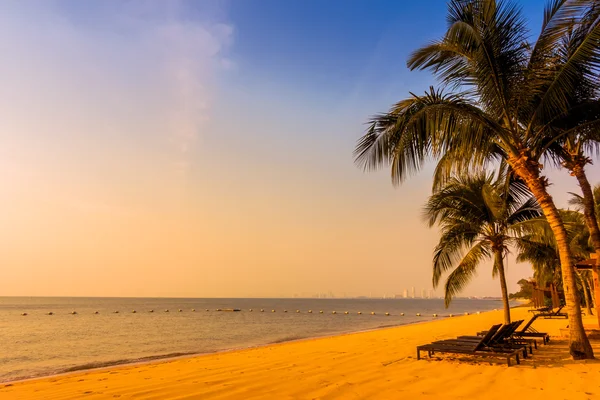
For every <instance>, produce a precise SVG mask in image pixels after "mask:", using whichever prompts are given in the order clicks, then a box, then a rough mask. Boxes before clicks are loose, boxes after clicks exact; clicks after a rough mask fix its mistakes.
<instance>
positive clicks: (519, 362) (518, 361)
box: [515, 353, 521, 365]
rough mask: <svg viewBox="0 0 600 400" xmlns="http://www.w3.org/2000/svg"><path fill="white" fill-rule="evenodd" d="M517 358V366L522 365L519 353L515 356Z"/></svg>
mask: <svg viewBox="0 0 600 400" xmlns="http://www.w3.org/2000/svg"><path fill="white" fill-rule="evenodd" d="M515 356H516V358H517V365H519V364H521V360H519V353H517V354H515Z"/></svg>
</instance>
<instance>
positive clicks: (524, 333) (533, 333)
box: [513, 315, 550, 344]
mask: <svg viewBox="0 0 600 400" xmlns="http://www.w3.org/2000/svg"><path fill="white" fill-rule="evenodd" d="M538 317H539V315H534V316H533V317H531V319H530V320H529V321H527V323H526V324H525V325H524V326H523V327H522V328H521V330H518V331H515V333H514V334H513V336H516V337H522V338H540V339H542V341H543V343H544V344H548V342H549V341H550V335H549V334H548V333H546V332H539V331H538V330H536V329H535V328H534V327H533V326H531V325H532V324H533V323H534V322H535V320H536V319H537V318H538Z"/></svg>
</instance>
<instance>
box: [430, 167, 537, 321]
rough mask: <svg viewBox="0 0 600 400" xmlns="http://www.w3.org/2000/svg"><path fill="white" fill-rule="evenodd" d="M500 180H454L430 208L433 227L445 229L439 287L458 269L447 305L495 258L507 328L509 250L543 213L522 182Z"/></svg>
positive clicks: (436, 273)
mask: <svg viewBox="0 0 600 400" xmlns="http://www.w3.org/2000/svg"><path fill="white" fill-rule="evenodd" d="M506 179H507V178H506V177H505V176H502V177H501V179H498V180H495V179H494V177H493V175H491V174H490V175H486V174H485V173H479V174H477V175H466V176H461V177H454V178H452V179H450V180H449V181H448V182H447V183H446V185H445V186H444V187H443V188H441V189H440V190H439V191H437V192H435V193H434V194H433V195H431V197H429V200H428V201H427V204H426V206H425V209H424V217H425V218H426V220H427V222H428V224H429V226H430V227H431V226H434V225H436V224H438V225H440V226H441V237H440V240H439V243H438V245H437V246H436V248H435V251H434V257H433V286H434V287H437V286H438V284H439V282H440V279H441V277H442V275H443V274H444V273H445V272H447V271H450V270H452V272H451V273H450V274H449V275H448V277H447V279H446V283H445V285H444V292H445V303H446V307H448V306H449V304H450V302H451V301H452V298H453V297H454V296H455V295H457V294H458V293H459V292H460V291H462V290H463V289H464V287H465V286H466V285H467V284H468V283H469V281H470V280H471V278H473V276H474V275H475V274H476V272H477V269H478V267H479V266H480V265H481V263H482V262H484V261H485V260H489V259H493V268H492V276H494V277H496V276H497V277H498V278H499V280H500V288H501V291H502V302H503V306H504V323H506V324H508V323H510V306H509V304H508V289H507V287H506V276H505V270H504V258H505V257H506V254H507V253H508V247H509V245H510V244H511V243H512V242H514V241H515V240H518V237H519V236H520V235H521V234H522V233H523V232H527V231H531V230H534V229H535V228H536V223H539V222H540V220H539V217H540V216H541V215H542V212H541V210H540V208H539V206H538V204H537V202H536V200H535V198H533V197H531V194H530V193H528V192H526V191H524V190H523V189H522V188H521V187H520V186H522V184H520V183H518V182H512V184H511V182H508V184H507V182H506Z"/></svg>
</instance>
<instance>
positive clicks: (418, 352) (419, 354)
mask: <svg viewBox="0 0 600 400" xmlns="http://www.w3.org/2000/svg"><path fill="white" fill-rule="evenodd" d="M420 359H421V350H419V348H418V347H417V360H420Z"/></svg>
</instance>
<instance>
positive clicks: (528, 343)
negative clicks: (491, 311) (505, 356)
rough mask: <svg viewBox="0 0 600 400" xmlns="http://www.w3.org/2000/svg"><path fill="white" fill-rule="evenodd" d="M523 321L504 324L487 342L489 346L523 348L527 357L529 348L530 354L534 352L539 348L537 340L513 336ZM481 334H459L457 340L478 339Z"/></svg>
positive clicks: (471, 340) (524, 355)
mask: <svg viewBox="0 0 600 400" xmlns="http://www.w3.org/2000/svg"><path fill="white" fill-rule="evenodd" d="M522 322H523V321H522V320H521V321H515V322H512V323H510V324H507V325H503V326H502V327H501V328H500V329H498V331H497V332H496V334H495V335H494V336H493V337H492V338H491V339H490V340H489V341H488V342H487V343H486V345H487V346H488V347H497V348H504V349H510V350H518V349H523V357H524V358H527V348H529V354H533V348H534V347H535V348H536V349H537V342H536V341H535V340H531V339H524V338H516V337H513V333H514V332H515V330H516V329H517V327H518V326H519V325H520V324H521V323H522ZM480 339H481V336H459V337H458V338H457V340H465V341H470V342H474V341H478V340H480Z"/></svg>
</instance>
